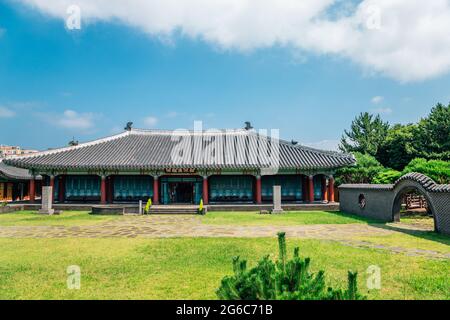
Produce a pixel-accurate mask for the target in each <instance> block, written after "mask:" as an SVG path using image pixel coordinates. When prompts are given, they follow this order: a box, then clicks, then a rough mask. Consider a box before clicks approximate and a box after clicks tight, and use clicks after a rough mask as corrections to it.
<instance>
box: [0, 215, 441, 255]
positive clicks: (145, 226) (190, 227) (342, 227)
mask: <svg viewBox="0 0 450 320" xmlns="http://www.w3.org/2000/svg"><path fill="white" fill-rule="evenodd" d="M395 226H396V227H398V226H401V224H395ZM401 227H403V228H405V229H413V230H418V227H414V226H409V225H403V226H401ZM279 231H285V232H286V235H287V236H288V237H290V238H307V239H322V240H332V241H339V242H341V243H343V244H345V245H350V246H353V247H370V248H377V249H386V250H390V251H391V252H395V253H405V254H408V255H420V256H426V257H432V258H447V259H448V258H450V253H448V254H443V253H439V252H434V251H428V250H418V249H417V250H416V249H407V248H394V247H388V246H382V245H376V244H373V243H370V242H364V241H356V240H354V239H355V237H362V236H367V235H370V236H383V235H390V234H394V233H396V232H398V231H395V230H389V229H386V228H380V227H376V226H370V225H366V224H336V225H333V224H322V225H297V226H235V225H207V224H202V223H201V219H200V217H198V216H182V215H152V216H127V217H124V218H123V219H117V220H112V221H108V222H104V223H99V224H96V225H87V226H0V238H123V237H126V238H136V237H144V238H170V237H248V238H257V237H276V234H277V232H279Z"/></svg>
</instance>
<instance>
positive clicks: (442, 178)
mask: <svg viewBox="0 0 450 320" xmlns="http://www.w3.org/2000/svg"><path fill="white" fill-rule="evenodd" d="M410 172H418V173H422V174H425V175H427V176H428V177H430V178H431V179H433V180H434V181H435V182H436V183H450V161H442V160H429V161H427V160H425V159H421V158H416V159H414V160H412V161H411V162H410V163H409V164H408V165H407V166H406V167H405V169H404V170H403V172H402V174H407V173H410Z"/></svg>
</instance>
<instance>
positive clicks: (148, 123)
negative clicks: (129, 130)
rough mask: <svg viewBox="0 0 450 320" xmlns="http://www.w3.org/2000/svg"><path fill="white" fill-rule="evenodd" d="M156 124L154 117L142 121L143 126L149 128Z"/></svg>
mask: <svg viewBox="0 0 450 320" xmlns="http://www.w3.org/2000/svg"><path fill="white" fill-rule="evenodd" d="M157 123H158V118H156V117H146V118H145V119H144V124H145V125H146V126H147V127H150V128H151V127H154V126H155V125H156V124H157Z"/></svg>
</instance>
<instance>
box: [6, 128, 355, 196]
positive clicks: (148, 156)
mask: <svg viewBox="0 0 450 320" xmlns="http://www.w3.org/2000/svg"><path fill="white" fill-rule="evenodd" d="M5 162H6V163H7V164H8V165H12V166H16V167H19V168H23V169H28V170H29V172H30V174H31V176H32V178H31V182H30V191H29V192H30V199H31V200H33V199H34V198H35V196H34V194H33V192H34V190H35V187H34V184H35V180H34V179H33V177H36V176H38V175H41V176H42V177H43V183H44V184H46V185H50V186H53V187H54V201H55V202H99V203H121V202H136V201H138V200H144V201H146V200H147V199H148V198H152V201H153V203H154V204H176V203H192V204H198V203H199V202H200V199H203V202H204V203H205V204H208V203H257V204H259V203H263V202H268V201H271V200H272V190H273V186H274V185H281V190H282V201H283V202H292V203H294V202H299V203H301V202H314V201H325V202H327V201H334V178H333V173H334V172H335V170H336V169H338V168H340V167H344V166H348V165H352V164H354V163H355V159H354V157H353V156H352V155H349V154H342V153H338V152H331V151H323V150H317V149H313V148H309V147H305V146H301V145H297V144H295V143H292V142H287V141H283V140H278V139H275V138H272V137H270V136H267V135H264V134H260V133H258V132H256V131H254V130H249V129H238V130H226V131H214V132H209V131H201V132H196V131H165V130H139V129H131V128H127V130H126V131H124V132H123V133H120V134H117V135H114V136H110V137H106V138H102V139H99V140H95V141H91V142H87V143H82V144H78V145H75V146H70V147H65V148H60V149H54V150H50V151H44V152H39V153H35V154H31V155H27V156H19V157H13V158H9V159H7V160H5Z"/></svg>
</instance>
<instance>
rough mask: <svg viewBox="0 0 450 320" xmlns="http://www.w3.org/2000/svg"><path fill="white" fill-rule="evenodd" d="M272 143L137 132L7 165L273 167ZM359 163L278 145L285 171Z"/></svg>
mask: <svg viewBox="0 0 450 320" xmlns="http://www.w3.org/2000/svg"><path fill="white" fill-rule="evenodd" d="M178 139H181V142H180V141H179V140H178ZM271 141H272V140H271V139H270V137H267V136H264V135H259V134H257V133H256V132H255V131H248V130H243V129H240V130H232V131H216V132H214V133H211V132H208V131H204V132H197V133H194V132H192V131H184V132H179V133H177V134H175V135H174V134H173V131H164V130H138V129H132V130H131V131H125V132H123V133H121V134H118V135H115V136H111V137H107V138H103V139H99V140H95V141H92V142H87V143H83V144H80V145H78V146H72V147H66V148H61V149H55V150H50V151H44V152H39V153H35V154H32V155H27V156H21V157H14V158H10V159H8V160H7V163H8V164H10V165H15V166H19V167H22V168H28V169H36V170H39V169H40V170H43V169H44V170H45V169H55V170H58V169H69V170H70V169H80V170H84V169H91V170H151V169H163V168H167V167H180V168H182V167H185V168H192V167H195V168H198V169H220V168H222V169H258V168H264V167H268V166H269V164H270V163H271V160H269V158H270V157H269V155H270V154H271V152H272V151H271V147H270V146H272V144H271ZM212 145H214V146H216V147H217V146H219V145H223V148H216V150H224V151H221V152H218V153H217V154H216V153H214V152H211V151H210V152H201V151H200V150H201V147H202V146H203V147H205V146H206V147H207V146H212ZM181 146H183V147H185V148H184V150H187V152H185V154H181V153H178V154H179V155H182V157H183V158H184V161H182V162H181V163H180V162H177V161H174V160H172V156H171V155H172V154H174V153H176V152H175V151H177V150H179V149H180V147H181ZM264 146H266V147H265V148H264ZM267 146H268V147H267ZM212 149H214V148H212ZM218 159H222V160H218ZM232 159H234V161H231V160H232ZM354 163H355V159H354V157H353V156H352V155H349V154H342V153H338V152H331V151H322V150H317V149H313V148H309V147H304V146H300V145H293V144H291V143H289V142H286V141H282V140H280V143H279V164H280V165H279V167H280V168H281V169H322V168H324V169H325V168H339V167H343V166H346V165H351V164H354Z"/></svg>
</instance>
